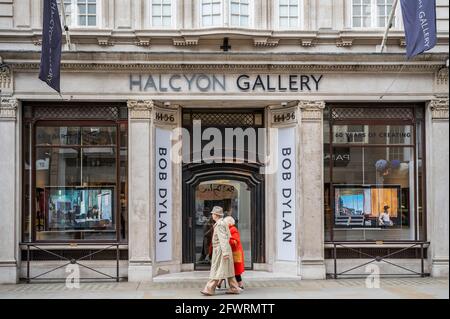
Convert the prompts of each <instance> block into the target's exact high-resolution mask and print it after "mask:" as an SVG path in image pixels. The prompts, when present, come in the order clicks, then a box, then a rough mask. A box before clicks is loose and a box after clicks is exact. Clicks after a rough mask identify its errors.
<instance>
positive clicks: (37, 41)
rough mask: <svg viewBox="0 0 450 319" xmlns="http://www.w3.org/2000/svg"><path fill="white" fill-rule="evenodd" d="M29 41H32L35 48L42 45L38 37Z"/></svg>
mask: <svg viewBox="0 0 450 319" xmlns="http://www.w3.org/2000/svg"><path fill="white" fill-rule="evenodd" d="M31 41H33V44H34V45H35V46H41V45H42V37H40V36H34V37H32V39H31Z"/></svg>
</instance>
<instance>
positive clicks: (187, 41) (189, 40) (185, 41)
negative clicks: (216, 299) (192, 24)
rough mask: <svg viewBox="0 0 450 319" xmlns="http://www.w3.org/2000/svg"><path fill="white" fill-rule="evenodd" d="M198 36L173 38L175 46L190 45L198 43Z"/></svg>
mask: <svg viewBox="0 0 450 319" xmlns="http://www.w3.org/2000/svg"><path fill="white" fill-rule="evenodd" d="M198 40H199V38H198V37H182V38H175V39H173V45H174V46H181V47H188V46H196V45H198Z"/></svg>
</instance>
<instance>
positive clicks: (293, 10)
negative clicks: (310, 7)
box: [277, 0, 302, 29]
mask: <svg viewBox="0 0 450 319" xmlns="http://www.w3.org/2000/svg"><path fill="white" fill-rule="evenodd" d="M301 2H302V1H301V0H278V7H277V11H278V26H279V28H280V29H297V28H299V27H300V12H301Z"/></svg>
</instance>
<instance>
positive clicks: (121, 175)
mask: <svg viewBox="0 0 450 319" xmlns="http://www.w3.org/2000/svg"><path fill="white" fill-rule="evenodd" d="M55 108H58V106H53V109H55ZM67 108H68V109H69V110H70V111H69V112H68V114H70V112H74V111H75V110H76V109H77V108H78V109H79V110H80V111H79V113H78V116H77V117H75V118H73V119H71V120H68V119H67V118H66V119H65V120H62V119H58V120H57V115H59V114H60V113H61V112H62V111H61V110H60V111H58V112H55V111H52V110H51V107H39V106H36V107H32V106H26V107H25V109H26V110H25V112H24V113H25V117H26V118H25V119H24V122H25V125H24V135H25V136H26V138H25V139H24V143H25V145H24V189H25V192H24V193H25V195H24V214H23V215H24V221H23V225H24V240H25V241H34V240H35V241H74V240H90V241H97V240H103V241H105V240H106V241H116V240H126V238H127V228H128V223H127V220H128V214H127V198H128V196H127V149H128V146H127V144H128V143H127V124H126V119H123V120H122V119H121V118H120V117H117V118H115V119H110V120H108V114H109V115H111V114H117V115H119V114H122V112H120V111H119V110H118V111H117V112H114V113H108V112H104V114H103V116H104V118H103V119H102V120H93V119H92V118H89V117H87V116H89V113H92V111H89V110H88V108H95V106H77V107H73V106H68V107H67ZM61 109H64V107H61ZM103 109H104V110H107V111H110V110H111V107H110V106H108V107H106V108H103ZM45 113H47V114H49V113H50V114H53V117H51V116H50V117H48V118H39V119H36V118H35V117H34V115H36V114H45ZM62 113H64V112H62ZM100 113H101V112H99V111H96V113H95V114H97V115H100ZM27 116H29V118H27ZM33 164H34V165H33Z"/></svg>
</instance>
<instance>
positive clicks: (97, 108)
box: [24, 104, 127, 120]
mask: <svg viewBox="0 0 450 319" xmlns="http://www.w3.org/2000/svg"><path fill="white" fill-rule="evenodd" d="M122 108H123V107H121V106H118V105H98V104H84V105H79V104H77V105H70V104H63V105H48V106H26V107H25V112H24V114H25V118H28V119H31V118H34V119H64V120H68V119H71V120H72V119H80V120H83V119H86V120H92V119H94V120H118V119H121V118H126V116H127V112H125V111H123V110H122ZM125 108H126V107H125Z"/></svg>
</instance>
